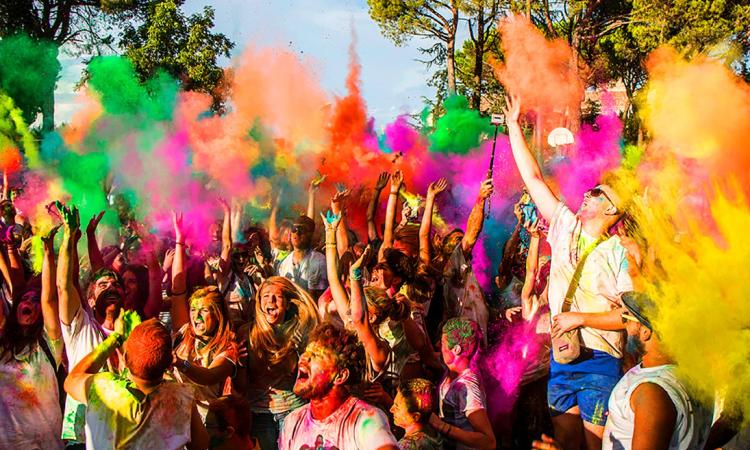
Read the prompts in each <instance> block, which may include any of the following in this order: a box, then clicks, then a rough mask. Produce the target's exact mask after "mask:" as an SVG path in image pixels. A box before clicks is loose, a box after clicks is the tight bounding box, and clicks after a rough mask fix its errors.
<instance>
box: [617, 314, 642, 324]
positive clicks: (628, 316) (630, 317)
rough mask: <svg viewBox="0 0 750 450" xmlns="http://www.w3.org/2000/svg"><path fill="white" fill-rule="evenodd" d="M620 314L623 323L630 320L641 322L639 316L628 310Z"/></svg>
mask: <svg viewBox="0 0 750 450" xmlns="http://www.w3.org/2000/svg"><path fill="white" fill-rule="evenodd" d="M620 316H621V317H622V323H628V321H631V322H638V323H640V322H641V321H640V320H638V318H637V317H635V316H634V315H632V314H630V313H629V312H627V311H626V312H623V313H622V314H620Z"/></svg>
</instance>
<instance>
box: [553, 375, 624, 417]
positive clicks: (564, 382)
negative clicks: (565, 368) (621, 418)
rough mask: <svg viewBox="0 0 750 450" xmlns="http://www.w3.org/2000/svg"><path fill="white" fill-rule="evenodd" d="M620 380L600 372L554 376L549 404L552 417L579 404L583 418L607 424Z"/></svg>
mask: <svg viewBox="0 0 750 450" xmlns="http://www.w3.org/2000/svg"><path fill="white" fill-rule="evenodd" d="M619 380H620V377H615V376H611V375H600V374H596V373H578V372H556V373H552V374H550V379H549V384H548V385H547V403H548V404H549V408H550V413H551V415H552V417H554V416H558V415H560V414H563V413H564V412H565V411H567V410H569V409H570V408H572V407H574V406H576V405H577V406H578V409H580V410H581V419H583V420H584V421H586V422H589V423H591V424H593V425H604V423H605V422H606V421H607V413H608V411H609V409H608V404H609V394H611V393H612V389H614V387H615V385H616V384H617V382H618V381H619Z"/></svg>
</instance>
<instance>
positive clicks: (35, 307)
mask: <svg viewBox="0 0 750 450" xmlns="http://www.w3.org/2000/svg"><path fill="white" fill-rule="evenodd" d="M37 296H38V293H37V292H27V293H26V294H24V295H23V297H21V301H20V303H19V304H18V309H16V321H17V322H18V324H19V325H20V326H21V327H31V326H34V325H36V324H37V323H38V322H39V320H41V317H42V306H41V305H40V304H39V299H38V298H37Z"/></svg>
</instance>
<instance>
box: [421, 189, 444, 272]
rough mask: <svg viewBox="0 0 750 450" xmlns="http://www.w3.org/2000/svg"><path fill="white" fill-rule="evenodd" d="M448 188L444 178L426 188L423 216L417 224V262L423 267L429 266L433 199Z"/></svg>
mask: <svg viewBox="0 0 750 450" xmlns="http://www.w3.org/2000/svg"><path fill="white" fill-rule="evenodd" d="M447 187H448V182H447V181H445V178H441V179H439V180H437V181H435V182H433V183H430V185H429V186H428V187H427V197H425V200H424V214H423V215H422V223H420V224H419V261H420V262H421V263H422V264H424V265H429V264H430V231H431V230H432V211H433V209H434V208H435V198H436V197H437V195H438V194H439V193H441V192H443V191H444V190H445V189H446V188H447Z"/></svg>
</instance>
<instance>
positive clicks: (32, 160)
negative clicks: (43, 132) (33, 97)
mask: <svg viewBox="0 0 750 450" xmlns="http://www.w3.org/2000/svg"><path fill="white" fill-rule="evenodd" d="M19 150H21V151H22V152H23V155H24V156H25V157H26V160H27V164H28V166H29V168H32V169H33V168H36V167H38V166H39V150H38V148H37V146H36V141H34V136H32V134H31V133H30V132H29V129H28V127H27V126H26V122H25V121H24V118H23V114H22V112H21V110H20V109H19V108H18V107H16V105H15V103H14V102H13V99H12V98H10V97H9V96H8V95H6V94H4V93H2V92H0V151H2V159H3V164H4V167H3V168H4V169H7V170H8V171H10V172H13V171H17V170H19V169H20V168H21V165H20V164H19V163H18V162H17V160H18V158H17V156H16V155H17V154H18V152H19ZM13 169H15V170H13Z"/></svg>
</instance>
